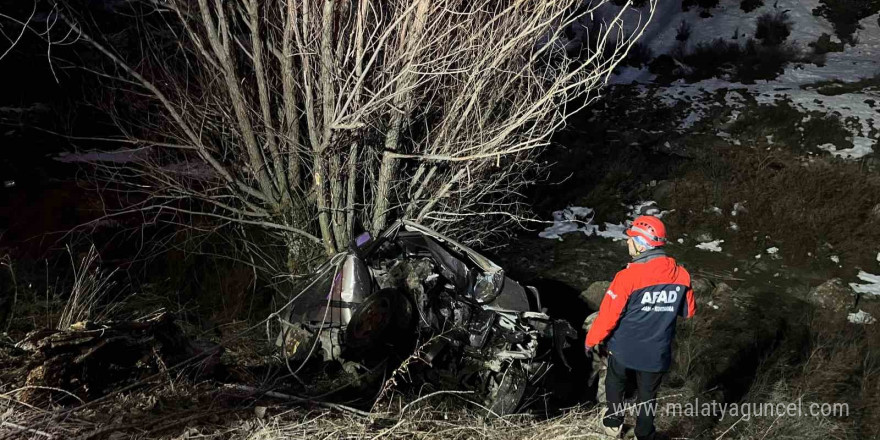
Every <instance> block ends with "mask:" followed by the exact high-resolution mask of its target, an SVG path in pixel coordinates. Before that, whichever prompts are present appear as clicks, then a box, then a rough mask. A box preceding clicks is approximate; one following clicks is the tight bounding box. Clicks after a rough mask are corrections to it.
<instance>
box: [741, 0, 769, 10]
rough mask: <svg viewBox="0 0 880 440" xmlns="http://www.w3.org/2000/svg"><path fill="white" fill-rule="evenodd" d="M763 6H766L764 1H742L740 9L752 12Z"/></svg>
mask: <svg viewBox="0 0 880 440" xmlns="http://www.w3.org/2000/svg"><path fill="white" fill-rule="evenodd" d="M761 6H764V0H742V1H741V2H740V3H739V7H740V9H742V10H743V11H746V12H752V11H754V10H755V9H758V8H760V7H761Z"/></svg>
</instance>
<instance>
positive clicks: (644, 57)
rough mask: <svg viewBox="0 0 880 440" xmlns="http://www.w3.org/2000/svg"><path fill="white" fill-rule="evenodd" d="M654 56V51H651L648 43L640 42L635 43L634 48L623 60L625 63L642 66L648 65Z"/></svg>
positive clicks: (637, 66)
mask: <svg viewBox="0 0 880 440" xmlns="http://www.w3.org/2000/svg"><path fill="white" fill-rule="evenodd" d="M652 58H654V53H653V52H652V51H651V48H650V47H648V45H647V44H645V43H642V42H639V43H636V44H634V45H633V47H632V49H630V50H629V53H628V54H627V55H626V58H624V60H623V64H624V65H626V66H631V67H636V68H640V67H642V66H646V65H648V64H649V63H650V62H651V59H652Z"/></svg>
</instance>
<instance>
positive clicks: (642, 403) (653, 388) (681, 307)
mask: <svg viewBox="0 0 880 440" xmlns="http://www.w3.org/2000/svg"><path fill="white" fill-rule="evenodd" d="M626 235H627V236H629V239H628V240H627V246H628V248H629V254H630V256H631V257H632V259H633V260H632V262H631V263H629V264H627V266H626V268H625V269H623V270H621V271H620V272H618V273H617V275H615V277H614V281H612V282H611V286H609V287H608V290H607V291H606V292H605V296H603V298H602V302H601V304H600V306H599V312H598V316H597V317H596V320H595V322H594V323H593V324H592V326H590V330H589V332H588V333H587V338H586V341H585V344H584V345H585V351H586V353H587V355H588V356H592V353H594V352H600V353H603V354H604V353H607V356H608V357H607V372H606V377H605V397H606V399H607V401H608V409H607V410H606V411H605V416H604V418H603V419H602V423H603V425H604V428H605V433H606V434H608V435H610V436H615V437H619V436H620V435H621V432H622V429H623V419H624V416H625V409H624V406H623V398H624V395H623V394H624V388H625V387H626V374H627V371H633V372H634V373H635V377H636V380H637V389H638V406H637V408H638V412H637V417H636V425H635V435H636V438H637V439H639V440H653V439H654V438H655V436H656V431H655V429H654V415H655V412H656V408H657V403H656V401H655V398H656V397H657V389H658V388H659V387H660V381H661V380H662V378H663V374H664V373H665V372H666V371H667V370H669V364H670V362H671V359H672V353H671V352H672V339H673V338H674V337H675V322H676V318H677V317H678V316H683V317H686V318H690V317H692V316H694V312H695V311H696V304H695V302H694V294H693V290H692V289H691V277H690V274H689V273H688V271H687V270H685V268H683V267H681V266H679V265H678V264H677V263H676V262H675V260H674V259H673V258H671V257H669V256H667V255H666V253H665V252H664V251H663V246H664V245H665V244H666V227H665V226H664V225H663V222H662V221H660V219H659V218H657V217H653V216H647V215H643V216H640V217H638V218H636V219H635V220H634V221H633V224H632V226H631V227H630V228H629V229H627V231H626ZM600 344H601V345H600ZM603 346H604V347H603ZM600 348H601V349H600Z"/></svg>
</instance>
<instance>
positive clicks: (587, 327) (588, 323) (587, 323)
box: [581, 312, 599, 332]
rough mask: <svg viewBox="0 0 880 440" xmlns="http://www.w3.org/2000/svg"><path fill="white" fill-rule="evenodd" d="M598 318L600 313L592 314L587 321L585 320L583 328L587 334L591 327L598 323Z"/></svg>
mask: <svg viewBox="0 0 880 440" xmlns="http://www.w3.org/2000/svg"><path fill="white" fill-rule="evenodd" d="M597 316H599V312H593V313H591V314H590V316H587V319H584V323H583V325H581V328H582V329H584V331H585V332H589V331H590V327H592V326H593V322H595V321H596V317H597Z"/></svg>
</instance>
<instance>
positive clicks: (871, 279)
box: [849, 270, 880, 295]
mask: <svg viewBox="0 0 880 440" xmlns="http://www.w3.org/2000/svg"><path fill="white" fill-rule="evenodd" d="M858 278H859V279H860V280H862V281H864V283H863V284H859V283H849V287H850V288H852V290H853V291H854V292H856V293H863V294H866V295H880V275H874V274H870V273H868V272H865V271H863V270H860V271H859V274H858Z"/></svg>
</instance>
